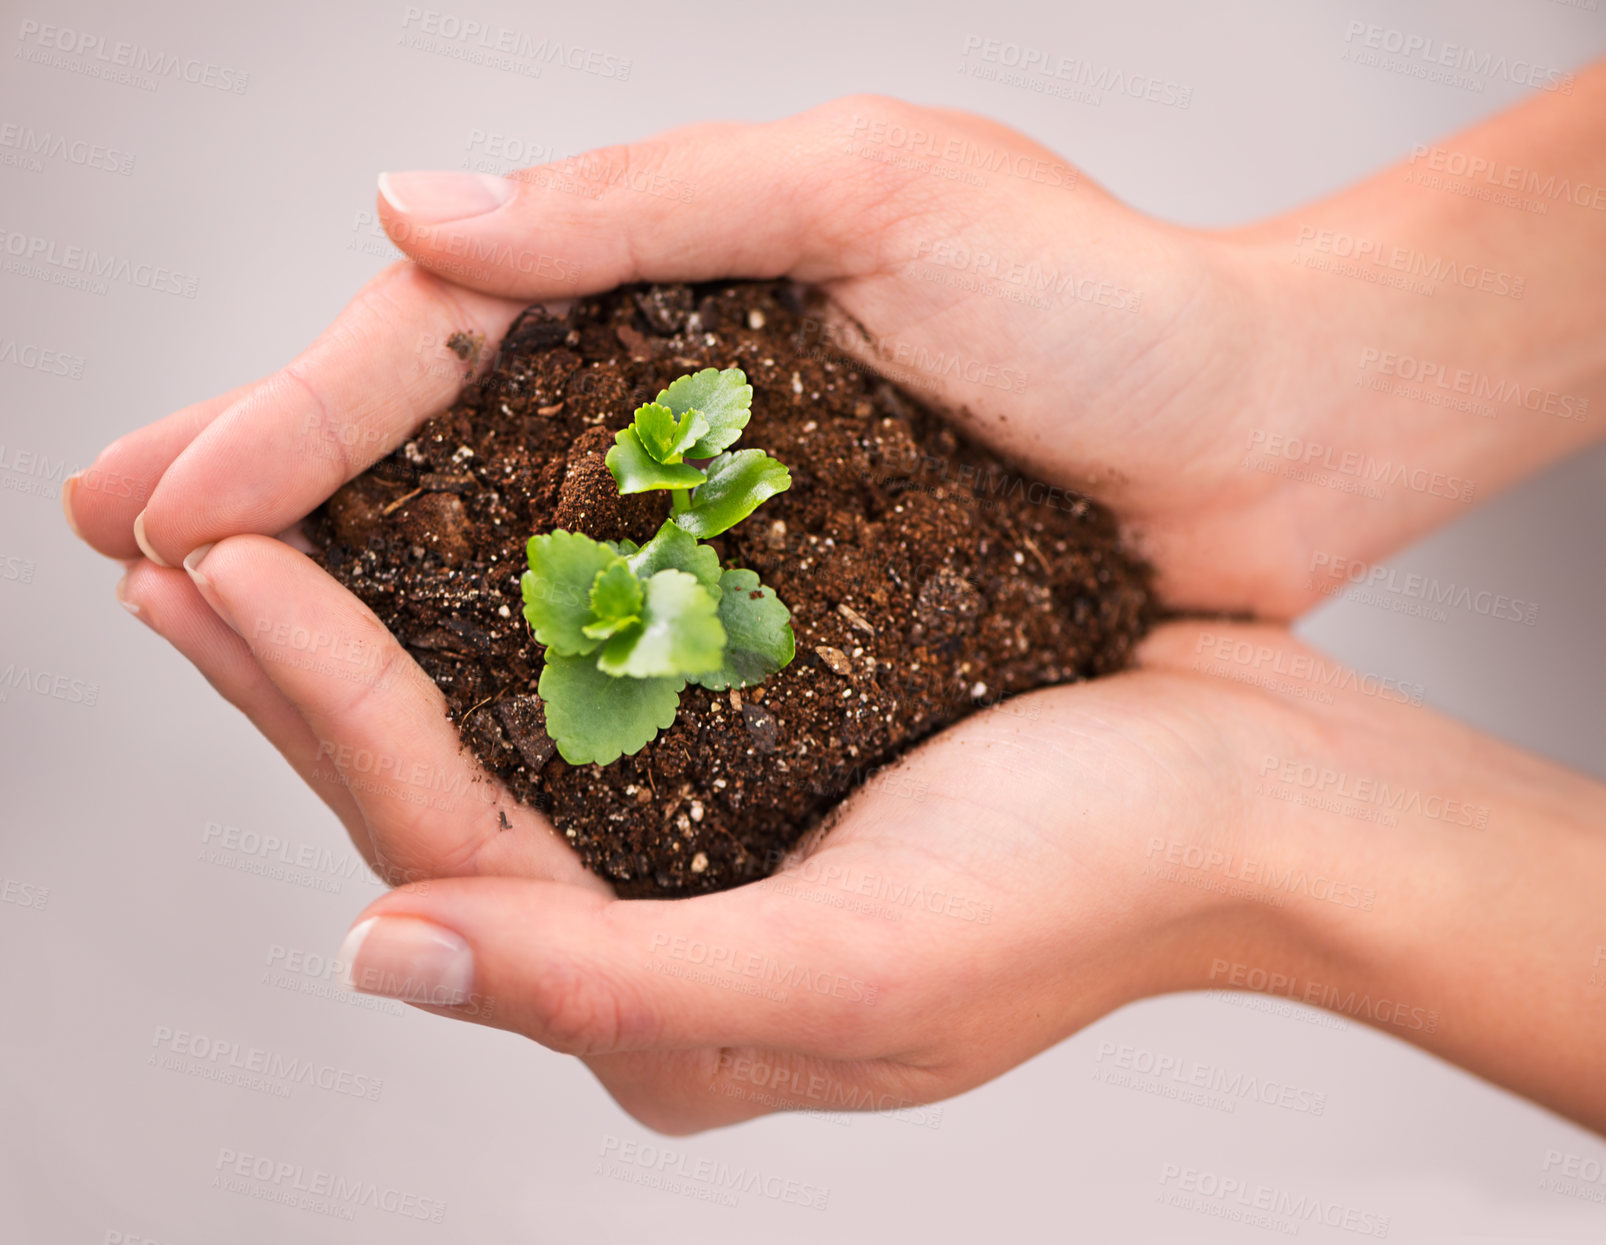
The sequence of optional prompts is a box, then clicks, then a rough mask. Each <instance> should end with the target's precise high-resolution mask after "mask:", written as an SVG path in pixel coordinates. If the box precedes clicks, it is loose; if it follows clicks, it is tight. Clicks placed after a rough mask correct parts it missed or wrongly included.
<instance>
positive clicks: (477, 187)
mask: <svg viewBox="0 0 1606 1245" xmlns="http://www.w3.org/2000/svg"><path fill="white" fill-rule="evenodd" d="M516 190H517V187H516V186H514V184H513V183H512V182H510V181H508V180H507V178H505V177H492V176H491V175H490V174H489V173H460V172H454V171H442V172H434V171H432V170H420V171H417V172H409V173H381V174H380V175H379V193H380V194H381V195H383V196H384V197H385V202H386V203H388V204H390V206H391V207H393V208H395V209H396V211H398V212H405V213H406V214H407V215H408V216H410V217H412V218H413V220H414V221H415V222H417V223H418V224H421V225H438V224H440V223H441V222H443V221H449V220H464V219H466V218H468V217H470V216H484V215H485V214H486V213H487V212H494V211H496V209H497V208H499V207H501V206H502V205H503V204H504V203H506V202H507V201H508V200H509V199H511V198H512V197H513V195H514V193H515V192H516Z"/></svg>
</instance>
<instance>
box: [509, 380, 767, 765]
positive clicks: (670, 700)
mask: <svg viewBox="0 0 1606 1245" xmlns="http://www.w3.org/2000/svg"><path fill="white" fill-rule="evenodd" d="M752 402H753V387H752V386H751V385H749V384H748V383H747V377H746V376H744V375H743V374H742V371H741V369H740V368H734V367H732V368H726V369H725V370H724V371H722V372H721V371H718V370H716V369H714V368H706V369H704V370H703V371H701V372H697V373H695V374H693V375H690V376H682V377H681V378H680V379H679V380H677V381H675V382H674V384H672V385H670V386H669V388H667V389H665V390H663V391H662V392H660V393H659V395H658V397H657V398H656V399H654V400H653V401H652V402H648V403H645V404H643V405H642V406H639V407H637V408H636V411H635V416H634V418H633V419H632V421H631V423H630V426H629V427H627V428H625V429H623V430H622V431H620V432H618V433H617V434H615V436H614V447H613V448H612V449H611V450H609V451H608V460H607V461H608V469H609V470H610V471H611V472H612V473H613V478H614V481H615V482H616V483H617V484H618V486H619V492H620V494H621V495H623V494H627V493H645V492H651V491H659V490H661V491H665V492H667V493H668V494H669V516H668V518H666V519H665V520H664V524H663V526H662V527H660V528H659V529H658V533H657V535H655V536H654V537H653V538H652V539H651V540H649V541H648V542H647V543H646V544H645V545H641V546H639V547H638V546H636V545H635V544H633V543H632V542H630V541H628V540H626V541H600V540H593V539H592V538H591V537H589V536H586V535H583V534H581V533H579V532H565V531H555V532H549V533H547V534H546V535H543V536H532V537H531V538H530V543H529V546H528V550H527V552H528V556H529V562H530V569H529V571H528V572H527V573H526V574H525V576H524V578H523V581H522V586H523V590H524V617H525V618H526V619H527V620H528V621H529V624H530V628H531V630H533V631H534V633H535V638H536V639H537V640H539V641H540V642H541V643H542V644H544V645H546V668H545V669H544V670H542V672H541V680H540V683H539V684H538V685H537V689H536V690H537V692H538V693H539V695H540V697H541V699H542V701H543V702H545V705H546V729H547V734H549V735H550V736H551V737H552V740H553V742H554V743H556V744H557V746H558V752H559V753H560V754H561V755H562V757H563V759H564V760H565V761H568V762H569V763H570V764H571V765H583V764H587V763H589V762H595V763H596V764H598V765H610V764H612V763H613V762H614V761H617V760H618V759H619V758H620V756H627V755H633V754H634V753H636V752H639V751H640V750H641V749H642V748H644V747H645V746H646V745H647V744H648V743H649V742H651V741H652V739H653V738H654V737H655V736H656V735H657V734H658V732H659V731H661V730H664V729H666V728H667V727H669V726H670V725H671V724H672V723H673V722H674V720H675V714H676V713H677V712H678V711H679V708H680V693H681V691H682V690H683V689H684V688H685V686H686V684H687V683H688V682H691V683H696V684H697V685H698V686H700V687H706V688H709V689H710V690H712V691H724V690H725V689H727V688H733V687H735V688H743V687H751V686H752V685H753V684H755V683H760V682H762V681H763V680H764V679H766V678H768V677H769V676H770V675H772V674H774V673H775V672H776V671H777V670H780V669H781V668H783V667H784V666H785V665H786V664H787V663H788V662H790V661H791V660H792V657H793V655H794V652H795V649H796V645H795V641H794V639H793V636H792V625H791V612H790V611H789V610H788V609H787V608H786V606H785V605H783V604H782V603H781V600H780V598H779V597H777V596H776V595H775V593H774V591H773V590H772V589H770V588H766V587H765V586H764V585H763V584H761V583H760V582H759V578H758V576H757V575H756V574H754V573H753V572H752V571H749V570H742V569H738V568H721V566H720V564H719V555H718V554H716V553H715V552H714V550H713V549H711V548H710V547H709V546H707V545H705V544H703V543H701V542H702V541H704V540H706V539H708V538H709V537H712V536H718V535H719V534H720V533H721V532H724V531H728V530H729V529H731V528H732V527H735V526H736V524H738V523H740V522H741V521H742V520H743V519H745V518H747V516H748V515H750V514H752V513H753V511H754V510H756V509H758V507H759V506H760V505H762V504H763V502H764V501H765V500H766V499H768V498H770V497H773V496H774V495H775V494H777V493H782V492H785V491H786V490H787V489H788V488H790V487H791V486H792V477H791V476H790V475H789V474H788V473H787V470H786V468H785V466H783V465H782V464H781V463H779V462H777V461H776V460H775V459H773V458H771V457H770V456H769V455H768V454H766V453H765V452H764V451H763V450H736V451H732V450H731V448H730V447H731V446H733V445H734V444H735V443H736V442H737V440H738V439H739V438H740V437H741V435H742V429H743V428H745V427H746V426H747V421H748V418H749V417H750V414H751V411H750V408H751V406H752Z"/></svg>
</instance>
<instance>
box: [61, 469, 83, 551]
mask: <svg viewBox="0 0 1606 1245" xmlns="http://www.w3.org/2000/svg"><path fill="white" fill-rule="evenodd" d="M83 474H84V473H83V472H82V471H75V472H73V473H72V475H70V476H68V477H67V478H66V479H65V480H63V481H62V482H61V512H62V513H63V514H64V515H66V516H67V526H68V527H69V528H71V529H72V534H73V535H74V536H76V537H78V539H79V540H82V539H83V538H84V533H83V532H82V531H81V530H80V529H79V527H78V519H77V517H76V516H75V515H74V514H73V512H72V495H73V490H74V489H76V488H77V487H78V477H79V476H81V475H83Z"/></svg>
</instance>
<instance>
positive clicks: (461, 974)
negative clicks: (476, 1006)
mask: <svg viewBox="0 0 1606 1245" xmlns="http://www.w3.org/2000/svg"><path fill="white" fill-rule="evenodd" d="M337 958H338V959H339V960H340V962H341V963H342V964H343V965H345V973H346V985H347V986H349V987H350V988H351V989H353V990H356V991H359V992H360V993H362V994H378V995H381V996H383V997H385V998H389V999H404V1000H406V1001H407V1002H409V1003H427V1004H430V1005H431V1006H434V1007H456V1006H459V1005H460V1004H463V1003H466V1002H468V1001H469V999H470V998H471V997H472V995H473V991H474V952H473V950H472V948H470V947H469V945H468V943H466V942H464V941H463V939H462V938H460V937H459V936H458V935H457V934H454V933H453V932H452V931H451V930H449V929H446V928H444V927H442V926H440V925H436V924H434V923H433V922H430V921H421V920H419V919H417V918H416V917H398V916H371V917H369V918H368V919H367V920H366V921H359V922H358V923H357V924H356V925H355V926H353V927H352V930H351V933H349V934H347V935H346V941H345V942H343V943H341V944H340V954H339V956H338V957H337Z"/></svg>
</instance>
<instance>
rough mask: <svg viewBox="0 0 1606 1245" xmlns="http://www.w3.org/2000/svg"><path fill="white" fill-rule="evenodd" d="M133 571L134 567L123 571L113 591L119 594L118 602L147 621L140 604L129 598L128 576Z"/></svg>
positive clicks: (135, 615)
mask: <svg viewBox="0 0 1606 1245" xmlns="http://www.w3.org/2000/svg"><path fill="white" fill-rule="evenodd" d="M133 573H134V572H133V570H132V568H130V569H129V570H125V571H124V572H123V577H122V578H121V579H119V580H118V581H117V586H116V587H115V588H113V589H112V592H114V593H115V594H116V596H117V604H119V605H121V606H122V607H123V608H124V609H125V610H127V611H128V612H129V613H130V614H132V615H133V616H134V617H135V618H137V619H139V620H140V622H147V621H148V620H147V619H146V618H145V616H144V615H143V614H141V613H140V610H139V606H138V605H137V604H135V603H134V602H133V601H130V600H129V599H128V595H127V590H128V577H129V576H130V575H132V574H133Z"/></svg>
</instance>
